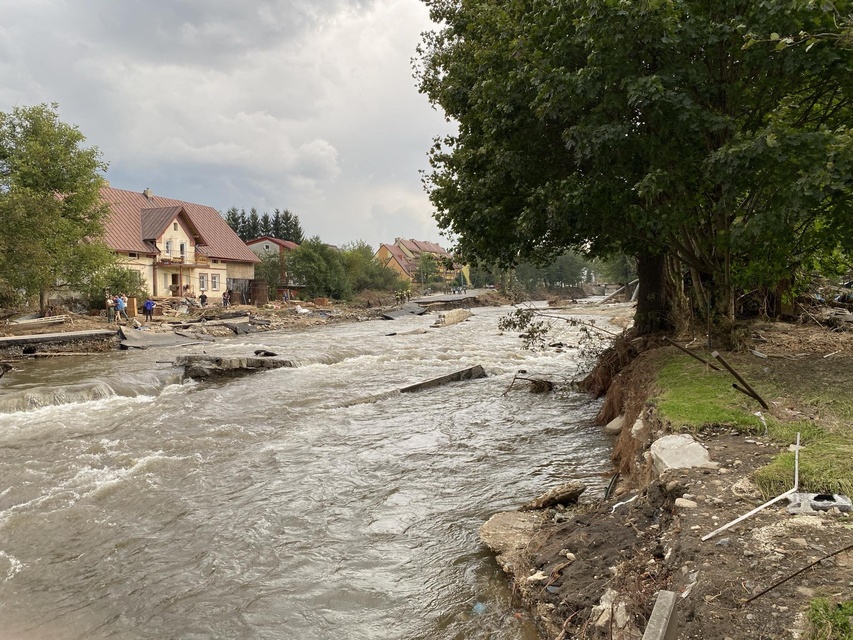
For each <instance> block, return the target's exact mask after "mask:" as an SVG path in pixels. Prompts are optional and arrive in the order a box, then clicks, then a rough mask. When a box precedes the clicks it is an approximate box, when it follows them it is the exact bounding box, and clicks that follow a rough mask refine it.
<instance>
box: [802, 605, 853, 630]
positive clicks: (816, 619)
mask: <svg viewBox="0 0 853 640" xmlns="http://www.w3.org/2000/svg"><path fill="white" fill-rule="evenodd" d="M808 619H809V624H810V625H811V628H810V629H809V632H808V635H807V636H806V640H850V638H853V601H850V600H847V601H846V602H837V603H833V602H831V601H830V600H828V599H827V598H816V599H815V600H812V601H811V603H809V611H808Z"/></svg>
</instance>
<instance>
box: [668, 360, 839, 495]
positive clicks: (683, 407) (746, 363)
mask: <svg viewBox="0 0 853 640" xmlns="http://www.w3.org/2000/svg"><path fill="white" fill-rule="evenodd" d="M727 360H730V361H732V360H735V358H734V357H732V358H727ZM732 364H733V366H735V368H736V369H737V370H738V371H740V372H741V374H742V375H743V376H744V377H745V378H746V379H747V380H748V381H749V382H751V383H752V384H753V386H755V387H756V390H757V391H758V393H760V394H761V395H762V397H764V398H765V399H766V400H768V401H771V400H773V399H777V398H784V399H785V400H786V402H785V403H781V402H780V405H783V404H784V405H786V406H787V405H790V404H794V405H796V406H797V407H800V408H802V409H803V412H804V413H806V414H808V415H814V416H815V417H816V418H817V420H818V421H819V422H816V421H814V420H809V419H797V420H783V419H778V418H776V417H773V416H772V415H769V413H768V412H767V411H762V416H763V417H764V421H765V423H766V425H765V423H762V422H761V420H760V418H759V417H758V416H757V415H756V412H757V411H759V409H760V407H759V405H758V403H757V402H756V401H755V400H753V399H751V398H749V397H747V396H745V395H743V394H742V393H740V392H739V391H736V390H735V389H733V388H732V386H731V385H732V382H733V381H734V380H733V378H732V377H731V376H730V375H729V374H728V373H727V372H725V371H722V372H718V371H712V370H710V369H708V368H707V367H705V366H704V365H702V363H700V362H697V361H695V360H693V359H692V358H689V357H688V356H686V355H683V354H681V353H669V354H666V356H665V358H664V359H663V360H662V366H661V367H660V369H659V371H658V375H657V380H656V382H657V389H658V394H657V395H656V396H655V397H654V398H652V400H651V401H652V402H653V403H654V404H655V405H656V406H657V407H658V410H659V411H660V415H661V417H662V418H663V419H664V420H668V421H669V422H670V423H671V425H672V428H673V429H674V430H675V431H680V430H686V431H692V432H700V431H702V430H703V429H706V428H708V427H714V426H727V427H730V428H733V429H735V430H737V431H739V432H741V433H743V434H745V435H761V436H766V437H768V438H770V439H772V440H773V441H774V442H777V443H779V444H782V445H784V444H792V443H793V442H795V441H796V434H797V433H798V432H799V433H800V437H801V440H800V442H801V450H800V488H801V490H803V491H808V492H812V493H842V494H847V495H853V439H851V438H850V435H849V434H850V431H849V429H850V427H849V426H848V425H849V424H850V422H851V421H853V400H851V399H850V398H851V397H853V394H851V393H850V390H849V384H850V382H849V380H848V379H847V378H848V376H847V375H846V374H845V373H843V372H842V374H840V375H838V376H836V377H833V376H831V375H830V376H821V377H818V376H816V375H814V372H813V371H805V372H802V373H800V372H798V371H796V370H795V369H792V367H794V366H795V365H796V363H791V362H784V363H776V362H774V363H767V362H766V361H756V360H755V359H753V360H750V359H748V358H745V359H742V360H735V361H734V362H732ZM783 415H784V414H783ZM793 478H794V454H793V453H783V454H781V455H779V456H777V457H776V458H775V459H774V460H773V461H772V462H771V463H770V464H768V465H767V466H765V467H763V468H761V469H759V470H758V471H757V472H756V474H755V481H756V484H757V485H758V487H759V488H760V489H761V491H762V492H763V493H764V495H765V496H767V497H772V496H776V495H779V494H780V493H783V492H784V491H787V490H788V489H790V488H792V487H793Z"/></svg>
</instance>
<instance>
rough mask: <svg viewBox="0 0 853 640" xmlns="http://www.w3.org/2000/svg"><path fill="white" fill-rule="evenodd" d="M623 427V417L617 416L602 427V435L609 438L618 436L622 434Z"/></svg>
mask: <svg viewBox="0 0 853 640" xmlns="http://www.w3.org/2000/svg"><path fill="white" fill-rule="evenodd" d="M624 426H625V416H617V417H615V418H613V420H611V421H610V422H608V423H607V425H606V426H605V427H604V433H606V434H608V435H611V436H618V435H619V434H620V433H621V432H622V429H623V427H624Z"/></svg>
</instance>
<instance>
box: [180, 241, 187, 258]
mask: <svg viewBox="0 0 853 640" xmlns="http://www.w3.org/2000/svg"><path fill="white" fill-rule="evenodd" d="M180 248H181V257H182V258H183V257H184V256H186V255H187V243H186V242H182V243H181V244H180Z"/></svg>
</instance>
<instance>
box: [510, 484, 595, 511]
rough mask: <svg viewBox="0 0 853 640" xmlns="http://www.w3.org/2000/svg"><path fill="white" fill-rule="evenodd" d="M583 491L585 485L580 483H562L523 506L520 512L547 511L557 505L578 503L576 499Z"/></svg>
mask: <svg viewBox="0 0 853 640" xmlns="http://www.w3.org/2000/svg"><path fill="white" fill-rule="evenodd" d="M584 491H586V485H585V484H582V483H580V482H564V483H563V484H561V485H558V486H556V487H554V488H553V489H549V490H548V491H546V492H545V493H543V494H542V495H541V496H539V497H538V498H536V499H535V500H532V501H530V502H528V503H527V504H525V505H524V506H523V507H521V511H534V510H536V509H547V508H548V507H554V506H556V505H558V504H572V503H575V502H577V501H578V498H580V496H581V494H582V493H583V492H584Z"/></svg>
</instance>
